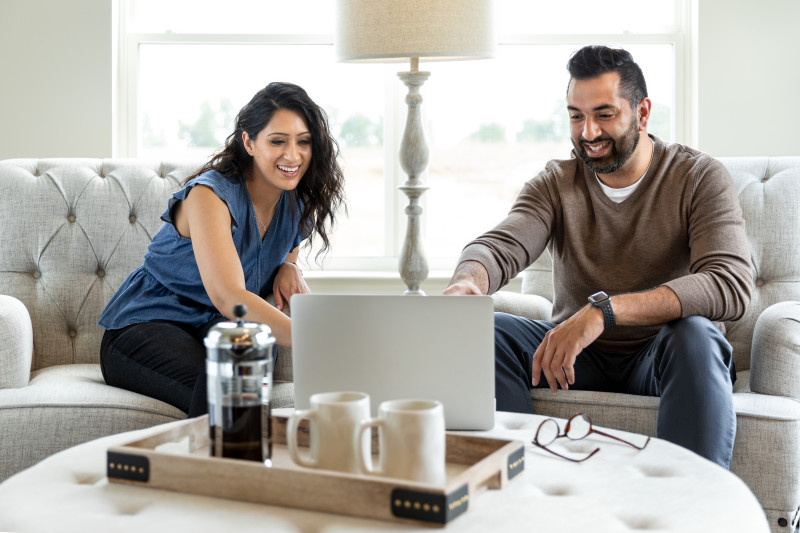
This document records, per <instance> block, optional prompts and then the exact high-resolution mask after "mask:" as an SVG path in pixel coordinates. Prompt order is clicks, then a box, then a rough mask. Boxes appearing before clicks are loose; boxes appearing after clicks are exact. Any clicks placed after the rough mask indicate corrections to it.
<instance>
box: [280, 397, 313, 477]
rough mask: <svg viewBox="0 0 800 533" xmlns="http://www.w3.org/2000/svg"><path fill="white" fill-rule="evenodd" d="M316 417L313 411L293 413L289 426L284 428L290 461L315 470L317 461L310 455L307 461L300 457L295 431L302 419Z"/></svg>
mask: <svg viewBox="0 0 800 533" xmlns="http://www.w3.org/2000/svg"><path fill="white" fill-rule="evenodd" d="M316 416H317V411H315V410H314V409H308V410H304V411H295V412H294V413H292V416H290V417H289V424H288V425H287V426H286V447H287V448H289V456H290V457H291V458H292V461H294V462H295V463H297V464H299V465H300V466H305V467H307V468H316V467H317V464H318V461H315V460H314V459H313V458H312V457H311V454H310V453H309V456H308V457H309V458H308V459H304V458H303V457H301V456H300V453H299V452H298V445H297V430H298V429H299V428H300V422H301V421H302V420H303V419H305V418H308V419H309V420H311V419H312V418H315V417H316Z"/></svg>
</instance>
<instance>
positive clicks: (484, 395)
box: [291, 294, 495, 430]
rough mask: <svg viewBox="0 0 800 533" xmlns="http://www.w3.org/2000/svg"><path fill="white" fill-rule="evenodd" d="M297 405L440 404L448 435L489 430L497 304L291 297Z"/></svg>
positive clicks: (466, 299)
mask: <svg viewBox="0 0 800 533" xmlns="http://www.w3.org/2000/svg"><path fill="white" fill-rule="evenodd" d="M291 312H292V359H293V362H294V399H295V406H296V407H297V408H298V409H306V408H308V407H309V398H310V396H311V395H312V394H315V393H317V392H332V391H361V392H366V393H368V394H369V395H370V405H371V408H372V412H373V416H374V415H376V414H377V409H378V405H379V404H380V403H381V402H383V401H385V400H393V399H401V398H427V399H435V400H439V401H441V402H442V404H443V405H444V411H445V424H446V426H447V429H453V430H454V429H480V430H485V429H490V428H491V427H492V426H493V425H494V406H495V403H494V306H493V302H492V299H491V298H490V297H489V296H403V295H397V296H373V295H369V296H365V295H328V294H320V295H317V294H297V295H294V296H293V297H292V302H291Z"/></svg>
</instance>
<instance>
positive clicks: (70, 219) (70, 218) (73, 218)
mask: <svg viewBox="0 0 800 533" xmlns="http://www.w3.org/2000/svg"><path fill="white" fill-rule="evenodd" d="M67 220H69V221H70V223H72V222H75V215H70V216H68V217H67Z"/></svg>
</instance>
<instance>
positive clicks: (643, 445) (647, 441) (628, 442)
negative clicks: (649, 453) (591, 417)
mask: <svg viewBox="0 0 800 533" xmlns="http://www.w3.org/2000/svg"><path fill="white" fill-rule="evenodd" d="M592 433H597V434H598V435H602V436H604V437H608V438H610V439H614V440H616V441H619V442H622V443H625V444H627V445H628V446H632V447H634V448H636V449H637V450H644V449H645V447H647V445H648V444H649V443H650V437H647V440H646V441H644V444H642V445H641V446H637V445H635V444H634V443H632V442H630V441H627V440H625V439H621V438H619V437H615V436H614V435H611V434H609V433H605V432H604V431H600V430H597V429H594V428H592Z"/></svg>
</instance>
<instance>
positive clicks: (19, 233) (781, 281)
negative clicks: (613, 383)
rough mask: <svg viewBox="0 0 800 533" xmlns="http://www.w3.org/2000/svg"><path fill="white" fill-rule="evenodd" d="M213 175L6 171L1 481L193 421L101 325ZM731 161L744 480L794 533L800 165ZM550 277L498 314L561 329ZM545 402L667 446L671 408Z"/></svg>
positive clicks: (547, 408) (738, 463)
mask: <svg viewBox="0 0 800 533" xmlns="http://www.w3.org/2000/svg"><path fill="white" fill-rule="evenodd" d="M200 163H201V162H193V163H190V164H178V163H155V164H152V163H147V162H144V161H139V160H98V159H91V160H89V159H62V160H35V159H19V160H7V161H0V295H3V296H0V480H2V479H5V478H6V477H8V476H10V475H11V474H13V473H15V472H17V471H19V470H21V469H23V468H25V467H27V466H30V465H32V464H34V463H35V462H37V461H39V460H40V459H42V458H44V457H46V456H48V455H50V454H52V453H55V452H57V451H59V450H61V449H63V448H67V447H69V446H72V445H75V444H78V443H81V442H84V441H88V440H92V439H95V438H98V437H101V436H104V435H109V434H113V433H119V432H123V431H129V430H133V429H138V428H144V427H147V426H152V425H155V424H160V423H163V422H168V421H172V420H177V419H180V418H183V417H184V415H183V413H181V412H180V411H178V410H176V409H174V408H172V407H170V406H169V405H166V404H164V403H161V402H158V401H155V400H152V399H149V398H146V397H144V396H141V395H138V394H133V393H130V392H127V391H123V390H120V389H115V388H113V387H108V386H106V385H105V384H104V383H103V379H102V376H101V374H100V370H99V366H98V364H97V359H98V347H99V344H100V337H101V335H102V330H101V329H100V328H99V327H98V326H97V325H96V322H97V317H98V315H99V314H100V311H101V310H102V308H103V306H104V304H105V302H106V301H107V300H108V299H109V298H110V297H111V295H112V294H113V293H114V291H115V290H116V288H117V287H118V286H119V284H120V283H121V282H122V281H123V280H124V279H125V277H126V276H127V275H128V274H129V273H130V272H131V271H132V270H133V269H134V268H136V266H138V265H139V264H140V263H141V261H142V259H143V257H144V251H145V249H146V248H147V245H148V243H149V242H150V239H151V238H152V236H153V235H154V234H155V232H156V231H157V230H158V228H159V226H160V224H161V221H160V219H159V217H160V215H161V213H162V212H163V211H164V209H165V206H166V199H167V197H168V196H169V195H171V193H172V192H173V191H174V190H175V189H176V188H177V187H178V184H179V183H180V181H182V179H183V178H184V177H186V176H187V175H189V174H190V173H191V172H192V171H193V170H194V169H195V168H196V167H197V166H199V164H200ZM723 163H724V164H725V165H726V166H727V167H728V168H729V169H730V170H731V173H732V175H733V178H734V180H735V182H736V184H737V187H738V189H739V193H740V198H741V203H742V207H743V211H744V214H745V218H746V220H747V232H748V236H749V238H750V244H751V249H752V255H753V272H754V277H755V278H756V279H757V280H758V281H757V288H756V291H755V295H754V298H753V302H752V304H751V306H750V309H749V311H748V313H747V315H746V316H745V317H744V318H743V319H742V320H740V321H739V322H737V323H735V324H727V336H728V339H729V341H730V342H731V344H732V345H733V348H734V356H735V358H736V366H737V369H738V370H739V379H738V381H737V383H736V394H735V402H736V409H737V412H738V434H737V438H736V444H735V449H734V457H733V465H732V470H733V471H734V472H735V473H737V474H738V475H739V476H740V477H741V478H742V479H743V480H744V481H745V482H746V483H747V484H748V485H749V486H750V487H751V488H752V490H753V492H754V493H755V494H756V496H757V497H758V499H759V501H760V502H761V504H762V505H763V507H764V509H765V511H766V513H767V516H768V518H769V520H770V524H771V526H772V528H773V531H775V532H788V531H790V530H793V527H792V525H791V523H792V520H793V519H794V518H795V514H796V510H797V508H798V506H799V505H800V403H799V402H798V399H800V304H798V303H797V302H796V301H797V300H800V213H798V211H800V210H799V209H798V207H799V206H800V157H794V158H772V159H767V158H738V159H737V158H732V159H723ZM550 268H551V265H550V262H549V257H547V256H546V255H545V256H544V257H542V258H540V259H539V260H538V261H537V262H536V263H535V264H534V265H532V267H531V268H530V269H528V271H526V272H525V275H524V282H523V289H522V290H523V292H525V293H530V294H528V295H520V294H513V293H507V292H501V293H498V294H497V295H496V302H497V306H498V309H501V310H506V311H510V312H515V313H517V314H525V315H529V316H533V317H540V318H547V317H549V315H550V309H551V307H552V306H551V304H550V301H551V300H552V291H553V289H552V279H551V272H550ZM533 294H535V295H538V296H533ZM781 302H783V303H781ZM275 376H276V393H277V394H276V402H275V403H276V405H277V406H283V405H290V404H291V399H292V385H291V379H292V374H291V354H290V353H289V352H288V351H285V352H281V356H280V358H279V361H278V367H277V368H276V371H275ZM533 397H534V403H535V407H536V409H537V411H538V413H540V414H548V415H553V416H558V417H561V418H568V417H569V416H571V415H572V414H574V413H576V412H578V411H584V412H587V413H589V414H590V415H591V417H592V420H593V421H594V422H595V423H596V424H598V425H601V426H607V427H616V428H620V429H625V430H628V431H633V432H637V433H644V434H648V435H654V434H655V427H656V416H657V407H658V399H657V398H643V397H637V396H628V395H621V394H609V393H587V392H578V391H567V392H564V391H560V392H559V393H558V394H551V393H549V392H547V391H536V392H534V393H533ZM781 524H786V525H781Z"/></svg>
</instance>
